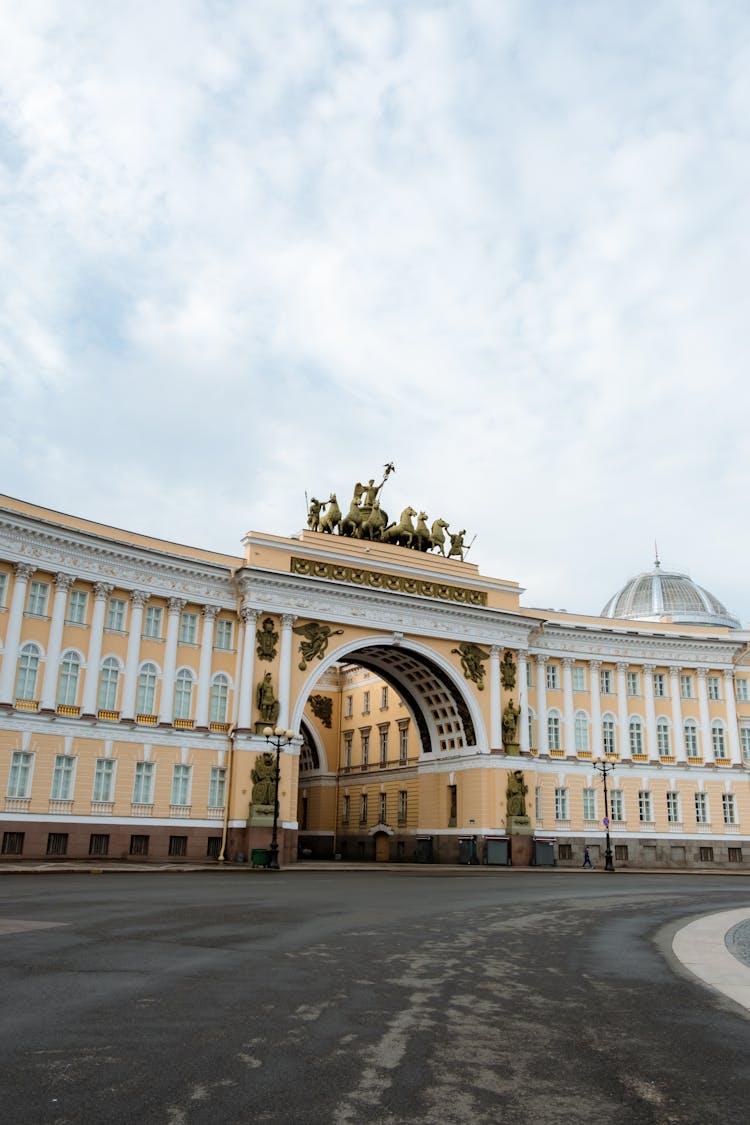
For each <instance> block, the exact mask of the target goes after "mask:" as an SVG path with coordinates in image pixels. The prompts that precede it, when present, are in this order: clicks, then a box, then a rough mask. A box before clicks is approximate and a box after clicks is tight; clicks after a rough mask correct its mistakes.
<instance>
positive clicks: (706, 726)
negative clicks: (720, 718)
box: [696, 668, 714, 762]
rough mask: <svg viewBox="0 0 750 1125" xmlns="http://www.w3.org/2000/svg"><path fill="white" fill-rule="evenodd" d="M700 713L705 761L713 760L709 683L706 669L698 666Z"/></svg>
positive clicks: (702, 748)
mask: <svg viewBox="0 0 750 1125" xmlns="http://www.w3.org/2000/svg"><path fill="white" fill-rule="evenodd" d="M696 675H697V679H698V714H699V715H700V720H701V750H702V751H703V761H704V762H713V760H714V742H713V739H712V738H711V713H710V711H709V707H708V684H707V682H706V669H705V668H698V670H697V673H696Z"/></svg>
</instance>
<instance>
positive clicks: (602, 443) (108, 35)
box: [0, 0, 750, 621]
mask: <svg viewBox="0 0 750 1125" xmlns="http://www.w3.org/2000/svg"><path fill="white" fill-rule="evenodd" d="M749 22H750V17H748V15H747V13H746V11H745V10H744V7H743V6H742V5H733V4H727V5H722V6H720V7H717V6H716V5H713V4H710V3H708V0H706V2H703V0H695V2H694V3H690V4H686V3H677V2H676V0H672V2H662V3H657V4H648V5H646V4H643V5H641V4H633V5H628V6H627V9H625V8H623V9H622V11H620V10H619V9H613V8H612V7H611V6H610V5H590V4H585V5H583V4H582V5H577V4H572V5H565V6H564V7H562V6H559V5H554V4H538V5H526V4H516V3H503V4H497V3H490V2H485V0H477V2H474V3H467V4H462V5H445V4H443V3H438V2H437V0H435V2H430V0H421V2H419V0H417V2H415V3H412V4H409V5H402V4H399V3H395V2H393V3H388V2H385V0H383V2H380V3H377V2H376V3H372V2H370V3H356V2H352V3H342V2H338V0H337V2H335V3H334V2H324V0H321V2H320V3H317V4H309V3H307V2H306V3H285V4H276V3H271V2H268V3H263V2H260V3H256V4H253V5H245V4H242V3H239V2H232V0H227V2H226V3H221V4H219V3H211V2H209V0H206V2H198V0H196V2H194V3H177V2H176V0H175V2H173V3H170V2H167V0H165V2H164V3H161V4H159V5H157V6H156V7H154V6H153V5H152V4H146V3H132V4H128V5H126V6H121V7H119V8H113V7H110V6H105V5H101V4H96V3H94V2H93V0H79V2H78V3H71V4H68V5H66V7H65V12H64V13H62V12H61V10H60V9H59V7H58V6H57V5H54V4H51V3H49V4H47V3H42V2H36V3H35V2H30V3H27V4H25V5H24V6H23V7H20V6H15V7H13V8H12V9H11V7H8V6H6V7H5V8H4V9H2V11H0V44H1V45H0V76H1V77H0V192H2V202H3V207H2V212H1V217H0V274H1V275H2V277H3V278H4V281H5V284H4V286H3V287H2V290H0V341H1V343H0V396H1V397H2V403H3V409H4V417H5V418H6V419H7V428H6V433H5V435H4V439H3V443H2V445H0V458H1V459H2V466H3V477H4V488H5V490H6V491H9V492H11V493H14V494H16V495H21V496H24V497H26V498H28V499H30V500H34V501H36V502H39V503H42V504H49V505H50V506H53V507H58V508H64V509H67V510H72V511H75V512H77V513H79V514H81V515H88V516H91V517H92V518H99V519H103V520H109V521H111V522H112V523H114V524H117V525H120V526H130V527H133V528H134V529H137V530H143V531H148V532H151V533H154V534H161V535H164V536H167V537H172V538H176V539H180V540H184V541H190V542H194V543H197V544H200V545H205V546H215V547H217V548H220V549H223V550H228V551H238V550H239V540H240V538H241V536H242V534H243V533H244V532H245V531H246V530H247V529H248V527H250V526H251V525H254V526H257V527H260V528H264V529H267V530H270V531H274V532H278V533H286V532H289V531H291V530H294V529H296V528H298V527H299V526H301V525H302V523H303V519H304V491H305V489H306V488H307V489H308V491H311V492H316V493H318V494H320V493H325V494H327V493H328V491H331V490H335V491H337V492H338V494H339V500H340V501H341V502H342V503H343V502H345V501H348V495H349V490H350V488H351V485H352V484H353V482H354V480H356V479H360V478H361V477H362V476H363V475H364V476H370V475H372V474H373V473H376V472H377V470H378V467H379V466H380V465H382V463H383V462H384V461H385V460H386V459H390V458H393V459H394V460H395V461H396V463H397V466H398V472H397V475H396V477H395V478H394V479H393V480H392V481H391V482H389V485H388V491H389V495H388V497H387V506H388V507H389V510H390V511H391V512H392V513H394V514H396V513H397V511H398V510H400V508H401V507H404V506H405V505H406V504H407V503H414V504H415V506H417V505H424V506H425V509H426V510H427V511H428V512H429V514H430V517H431V518H435V517H436V516H437V515H438V514H440V515H444V516H445V518H447V519H450V520H451V521H452V522H453V523H454V524H456V523H460V525H461V526H466V527H467V530H468V531H469V537H471V535H473V534H474V532H475V531H476V532H477V541H476V544H475V546H474V548H473V549H472V555H471V556H470V557H472V558H473V559H474V560H475V561H476V562H478V563H480V565H481V566H482V568H483V569H484V570H486V571H487V572H490V573H495V574H501V575H503V574H504V575H507V576H509V577H512V578H516V579H518V580H519V581H520V582H521V583H522V584H524V585H525V586H527V588H528V595H527V599H526V600H527V602H529V603H530V604H544V605H559V606H563V605H564V606H566V607H567V608H568V609H571V610H575V609H579V610H582V611H586V612H597V611H598V610H599V609H600V608H601V606H602V605H603V604H604V602H605V601H606V600H607V598H608V597H609V595H610V594H611V593H612V592H613V591H614V589H615V588H616V587H617V586H618V585H619V584H620V583H622V582H624V581H625V579H626V578H627V577H628V576H629V574H630V573H632V572H634V571H637V570H640V569H644V568H647V567H648V566H649V565H650V562H651V551H652V542H653V539H654V538H655V537H656V538H658V540H659V545H660V551H661V554H662V558H663V562H664V565H665V567H666V566H669V565H670V564H671V563H672V562H678V563H680V564H682V565H686V566H688V567H689V568H690V570H691V571H692V573H693V575H694V577H696V578H697V579H698V580H699V581H702V582H703V583H704V584H705V585H707V586H708V587H709V588H711V589H713V590H714V591H715V592H716V593H717V594H718V595H719V596H720V597H722V598H723V599H724V600H725V601H726V602H727V604H728V605H729V606H730V608H732V609H734V611H735V612H738V613H740V614H741V616H742V617H743V619H744V620H746V621H747V620H750V592H749V590H748V587H747V584H746V583H745V582H744V580H743V574H742V571H743V566H742V562H743V560H744V558H745V557H747V554H748V548H749V547H750V532H749V531H748V530H747V526H746V524H747V521H746V520H745V519H744V508H745V498H746V496H747V494H748V475H749V473H748V469H747V467H746V465H747V457H746V456H745V452H744V446H745V444H746V424H745V422H744V413H746V406H745V404H746V402H747V397H748V395H747V390H746V386H747V377H746V373H745V368H744V362H743V361H744V356H745V355H746V354H747V350H748V347H747V345H748V324H749V323H750V318H749V317H748V309H747V297H746V285H745V277H746V275H747V270H748V266H749V265H750V260H749V259H750V245H749V244H748V236H747V230H748V229H749V227H748V218H750V215H749V214H748V211H749V210H750V204H749V203H748V193H747V191H746V184H747V179H748V171H749V170H750V169H749V166H750V157H749V156H748V152H749V151H750V150H749V149H748V146H747V140H748V138H747V132H748V120H749V118H748V108H749V106H748V101H749V99H750V88H749V86H748V79H747V77H746V76H747V74H748V73H750V69H749V67H748V63H749V62H750V59H749V58H748V55H749V54H750V48H748V45H747V44H748V35H747V32H748V24H749ZM743 410H744V413H743Z"/></svg>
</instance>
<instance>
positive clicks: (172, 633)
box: [159, 598, 185, 727]
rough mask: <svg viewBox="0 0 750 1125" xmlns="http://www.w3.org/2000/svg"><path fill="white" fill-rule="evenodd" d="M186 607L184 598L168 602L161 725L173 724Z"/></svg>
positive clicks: (160, 708) (160, 710)
mask: <svg viewBox="0 0 750 1125" xmlns="http://www.w3.org/2000/svg"><path fill="white" fill-rule="evenodd" d="M184 608H185V599H184V598H170V599H169V601H168V602H167V639H166V641H165V642H164V668H163V671H162V675H161V699H160V701H159V725H160V726H168V727H169V726H171V725H172V716H173V714H174V674H175V667H176V664H177V637H178V634H179V631H180V614H181V613H182V611H183V609H184Z"/></svg>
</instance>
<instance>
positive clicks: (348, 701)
mask: <svg viewBox="0 0 750 1125" xmlns="http://www.w3.org/2000/svg"><path fill="white" fill-rule="evenodd" d="M353 714H354V696H353V695H347V696H346V697H345V699H344V718H345V719H351V717H352V715H353Z"/></svg>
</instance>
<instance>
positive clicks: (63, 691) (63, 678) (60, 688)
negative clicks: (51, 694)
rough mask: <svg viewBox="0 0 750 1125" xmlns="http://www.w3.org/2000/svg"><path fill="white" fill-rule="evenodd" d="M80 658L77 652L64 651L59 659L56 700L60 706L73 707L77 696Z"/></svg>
mask: <svg viewBox="0 0 750 1125" xmlns="http://www.w3.org/2000/svg"><path fill="white" fill-rule="evenodd" d="M80 672H81V658H80V656H79V655H78V653H77V652H64V653H63V656H62V660H61V661H60V678H59V680H58V682H57V702H58V705H59V706H62V707H75V705H76V700H77V698H78V677H79V675H80Z"/></svg>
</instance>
